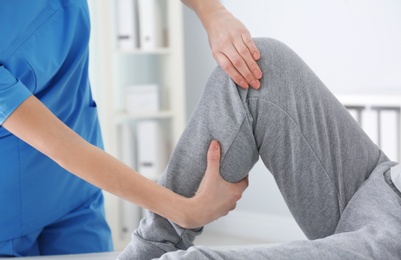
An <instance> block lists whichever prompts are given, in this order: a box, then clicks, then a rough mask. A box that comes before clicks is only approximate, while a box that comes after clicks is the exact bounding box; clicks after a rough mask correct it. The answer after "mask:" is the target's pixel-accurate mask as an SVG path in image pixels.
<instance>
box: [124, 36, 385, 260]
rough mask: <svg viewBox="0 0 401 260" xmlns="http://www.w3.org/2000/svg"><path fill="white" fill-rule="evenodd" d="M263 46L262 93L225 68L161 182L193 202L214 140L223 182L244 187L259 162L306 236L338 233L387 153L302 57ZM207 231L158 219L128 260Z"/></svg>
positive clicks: (146, 223) (144, 227) (146, 224)
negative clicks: (239, 85)
mask: <svg viewBox="0 0 401 260" xmlns="http://www.w3.org/2000/svg"><path fill="white" fill-rule="evenodd" d="M256 43H257V45H258V48H259V50H260V52H261V54H262V55H261V56H262V58H261V60H260V61H259V65H260V67H261V69H262V71H263V74H264V77H263V79H262V81H261V84H262V88H261V89H260V90H253V89H249V90H243V89H240V88H237V87H236V86H235V85H234V83H233V82H232V81H231V80H230V79H229V77H228V76H227V75H226V74H225V73H224V72H223V71H222V70H221V69H220V68H217V69H216V70H215V71H214V72H213V74H212V75H211V77H210V79H209V82H208V84H207V86H206V88H205V91H204V94H203V97H202V99H201V101H200V104H199V106H198V108H197V110H196V111H195V113H194V114H193V116H192V118H191V120H190V122H189V123H188V126H187V127H186V129H185V131H184V133H183V136H182V137H181V139H180V141H179V143H178V145H177V147H176V149H175V151H174V153H173V155H172V158H171V160H170V162H169V165H168V167H167V169H166V171H165V173H164V175H163V177H162V180H161V183H162V184H163V185H165V186H167V187H168V188H170V189H172V190H174V191H175V192H177V193H180V194H183V195H185V196H192V195H193V194H194V192H195V191H196V190H197V187H198V185H199V183H200V180H201V179H202V177H203V174H204V172H205V169H206V153H207V148H208V145H209V143H210V141H211V140H212V139H216V140H218V141H219V142H220V144H221V148H222V161H221V174H222V176H223V178H224V179H226V180H228V181H231V182H235V181H239V180H240V179H242V178H243V177H245V176H246V175H247V174H248V172H249V170H250V169H251V168H252V167H253V165H254V164H255V162H256V161H257V159H258V157H259V155H260V156H261V158H262V160H263V161H264V163H265V165H266V166H267V167H268V169H269V170H270V171H271V172H272V173H273V175H274V177H275V179H276V181H277V184H278V186H279V188H280V190H281V191H282V193H283V196H284V198H285V200H286V202H287V204H288V206H289V208H290V210H291V212H292V213H293V215H294V217H295V219H296V220H297V222H298V223H299V225H300V227H301V228H302V230H303V231H304V232H305V234H306V235H307V236H308V237H309V238H311V239H315V238H321V237H325V236H328V235H331V234H333V233H334V232H335V229H336V227H337V224H338V222H339V219H340V216H341V214H342V212H343V210H344V209H345V207H346V206H347V204H348V202H349V200H350V199H351V198H352V196H353V195H354V193H355V192H356V190H357V189H358V188H359V187H360V185H361V184H362V183H363V182H364V181H365V180H366V178H367V177H369V175H370V173H371V172H372V171H373V169H374V168H375V167H376V166H377V164H378V162H379V155H380V151H379V150H378V148H377V147H376V146H375V145H374V144H373V143H372V142H371V141H370V140H369V139H368V138H367V136H366V135H365V134H364V133H363V132H362V130H361V129H360V128H359V126H358V125H357V124H356V122H355V121H354V120H353V119H352V118H351V116H350V115H349V114H348V112H347V111H346V110H345V109H344V108H343V107H342V106H341V104H340V103H339V102H338V101H337V100H336V99H335V98H334V97H333V96H332V94H331V93H330V92H329V91H328V90H327V89H326V88H325V87H324V86H323V84H322V83H321V81H320V80H319V79H318V78H317V77H316V76H315V75H314V74H313V72H312V71H311V70H310V69H309V68H308V67H307V66H306V65H305V64H304V63H303V62H302V60H300V59H299V57H298V56H297V55H296V54H294V53H293V52H292V51H291V50H290V49H289V48H287V47H286V46H285V45H283V44H281V43H279V42H277V41H275V40H271V39H256ZM383 160H386V158H385V157H383ZM261 199H269V198H261ZM200 232H201V231H200V230H184V229H182V228H180V227H179V226H177V225H175V224H173V223H170V222H169V221H168V220H166V219H164V218H162V217H160V216H157V215H155V214H153V213H151V214H150V215H149V216H148V217H147V218H146V219H144V220H143V221H142V222H141V225H140V227H139V228H138V230H137V231H135V232H134V234H133V237H132V241H131V243H130V244H129V245H128V246H127V248H126V250H125V251H124V252H123V254H122V256H121V259H148V258H149V259H152V258H154V257H159V256H160V255H162V254H163V253H165V252H168V251H174V250H177V249H187V248H188V247H189V246H191V245H192V242H193V239H194V237H195V236H196V235H197V234H199V233H200Z"/></svg>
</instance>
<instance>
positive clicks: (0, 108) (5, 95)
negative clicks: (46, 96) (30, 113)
mask: <svg viewBox="0 0 401 260" xmlns="http://www.w3.org/2000/svg"><path fill="white" fill-rule="evenodd" d="M31 95H32V93H31V92H30V91H29V90H28V89H27V88H26V87H25V85H24V84H22V82H21V81H19V80H17V79H16V78H15V77H14V76H13V75H12V74H11V73H10V72H9V71H8V70H7V69H6V68H4V66H1V65H0V125H2V124H3V122H4V121H5V120H6V119H7V118H8V117H9V116H10V114H11V113H12V112H13V111H14V110H15V109H16V108H17V107H18V106H19V105H20V104H21V103H22V102H23V101H24V100H25V99H27V98H28V97H29V96H31Z"/></svg>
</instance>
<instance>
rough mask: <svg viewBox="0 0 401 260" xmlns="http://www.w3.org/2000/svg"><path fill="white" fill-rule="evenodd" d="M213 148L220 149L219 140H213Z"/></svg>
mask: <svg viewBox="0 0 401 260" xmlns="http://www.w3.org/2000/svg"><path fill="white" fill-rule="evenodd" d="M212 149H213V150H214V151H217V149H219V143H218V142H217V141H213V143H212Z"/></svg>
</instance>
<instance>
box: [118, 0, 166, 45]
mask: <svg viewBox="0 0 401 260" xmlns="http://www.w3.org/2000/svg"><path fill="white" fill-rule="evenodd" d="M116 5H117V8H116V10H117V14H116V20H117V40H118V44H117V45H118V48H119V49H120V50H133V49H137V48H140V49H144V50H152V49H157V48H160V47H163V45H164V44H163V22H162V20H163V19H162V5H161V1H160V0H117V1H116Z"/></svg>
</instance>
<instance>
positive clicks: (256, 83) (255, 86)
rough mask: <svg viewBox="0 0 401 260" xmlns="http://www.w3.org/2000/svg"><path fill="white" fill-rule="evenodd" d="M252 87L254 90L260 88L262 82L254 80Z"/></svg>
mask: <svg viewBox="0 0 401 260" xmlns="http://www.w3.org/2000/svg"><path fill="white" fill-rule="evenodd" d="M251 85H252V87H254V88H260V82H259V80H256V79H254V80H252V83H251Z"/></svg>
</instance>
